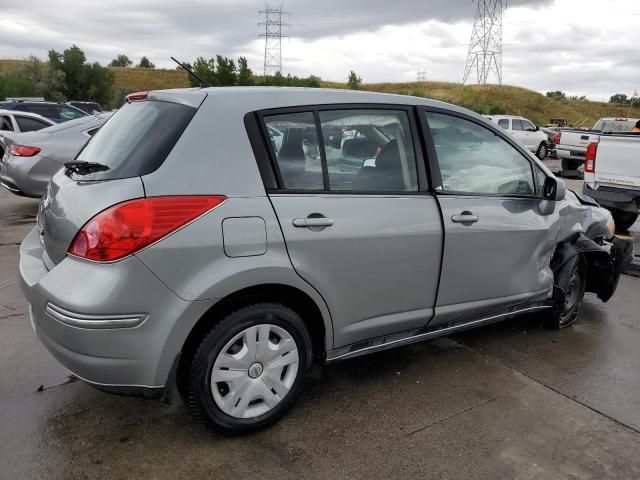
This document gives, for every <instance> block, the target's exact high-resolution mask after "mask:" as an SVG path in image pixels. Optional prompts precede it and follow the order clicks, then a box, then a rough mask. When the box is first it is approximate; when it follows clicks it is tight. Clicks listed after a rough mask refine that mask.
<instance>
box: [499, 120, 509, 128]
mask: <svg viewBox="0 0 640 480" xmlns="http://www.w3.org/2000/svg"><path fill="white" fill-rule="evenodd" d="M498 125H499V126H501V127H502V128H504V129H505V130H509V120H507V119H506V118H501V119H500V120H498Z"/></svg>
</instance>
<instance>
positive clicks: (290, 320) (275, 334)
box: [188, 303, 312, 434]
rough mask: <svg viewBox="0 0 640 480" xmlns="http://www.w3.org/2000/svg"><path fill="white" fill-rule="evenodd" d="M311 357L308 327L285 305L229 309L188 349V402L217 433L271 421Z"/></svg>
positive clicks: (289, 400) (296, 388) (291, 396)
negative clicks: (191, 353)
mask: <svg viewBox="0 0 640 480" xmlns="http://www.w3.org/2000/svg"><path fill="white" fill-rule="evenodd" d="M311 358H312V351H311V340H310V338H309V333H308V332H307V329H306V327H305V325H304V322H303V321H302V319H301V318H300V316H299V315H298V314H297V313H296V312H294V311H293V310H291V309H289V308H288V307H286V306H284V305H280V304H274V303H260V304H255V305H250V306H248V307H245V308H242V309H240V310H237V311H235V312H232V313H230V314H229V315H227V316H226V317H225V318H223V319H222V320H221V321H220V323H218V324H217V325H216V326H215V327H214V328H213V329H212V330H211V331H210V332H209V333H208V334H207V335H206V337H205V338H204V339H203V340H202V342H201V344H200V346H199V347H198V349H197V350H196V353H195V354H194V357H193V361H192V364H191V368H190V372H189V380H188V405H189V408H190V410H191V411H192V412H193V413H194V414H195V415H196V416H197V417H199V418H201V419H202V420H203V421H204V423H205V424H206V425H207V426H208V427H209V428H211V429H212V430H215V431H217V432H220V433H225V434H243V433H248V432H251V431H254V430H257V429H260V428H263V427H266V426H268V425H271V424H273V423H274V422H275V421H276V420H278V419H279V418H280V417H281V416H282V415H284V414H285V413H286V411H287V410H288V409H289V408H290V407H291V406H292V405H293V403H294V401H295V398H296V397H297V395H298V393H299V392H300V389H301V387H302V384H303V381H304V378H305V377H306V375H307V373H308V371H309V368H310V366H311Z"/></svg>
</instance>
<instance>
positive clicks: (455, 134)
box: [423, 109, 554, 325]
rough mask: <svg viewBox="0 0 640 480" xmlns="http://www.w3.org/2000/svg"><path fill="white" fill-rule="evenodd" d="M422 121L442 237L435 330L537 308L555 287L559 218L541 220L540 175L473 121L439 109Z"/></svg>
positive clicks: (493, 133) (509, 146)
mask: <svg viewBox="0 0 640 480" xmlns="http://www.w3.org/2000/svg"><path fill="white" fill-rule="evenodd" d="M423 121H424V128H425V135H426V137H427V138H431V139H432V142H433V143H432V145H433V148H434V152H433V154H432V155H430V161H431V168H435V171H434V175H433V176H434V178H436V179H437V182H438V183H440V185H436V189H435V191H436V193H437V199H438V202H439V203H440V207H441V209H442V216H443V222H444V230H445V248H444V254H443V263H442V276H441V279H440V288H439V292H438V298H437V303H436V311H435V318H434V320H433V322H432V325H437V324H444V323H448V322H451V321H457V320H459V319H461V318H470V317H474V316H477V315H480V316H482V315H488V314H490V313H491V312H499V311H502V310H504V309H505V308H507V307H508V308H513V307H516V308H538V305H539V303H540V302H541V301H543V300H544V299H545V298H547V296H548V295H549V294H550V291H551V287H552V280H553V275H552V273H551V270H550V269H549V260H550V252H552V248H553V243H554V239H552V238H551V235H549V226H550V224H551V222H552V221H553V219H554V217H553V216H552V215H544V214H543V213H541V210H540V202H541V198H540V196H539V194H538V191H539V186H538V185H536V183H537V182H536V177H535V176H534V173H533V172H534V170H533V169H534V168H537V167H534V165H533V164H532V160H531V159H530V158H528V156H527V155H526V153H525V152H523V151H521V150H520V149H519V148H517V147H516V146H515V145H513V144H512V143H511V142H509V141H508V140H507V139H506V137H503V134H502V133H499V129H496V128H494V127H490V126H488V125H485V124H484V122H481V121H478V120H477V119H475V118H471V117H467V116H464V115H459V114H452V113H450V112H447V111H443V110H437V109H434V110H431V111H427V112H426V115H425V117H423ZM434 159H437V162H435V165H434ZM438 177H439V178H438ZM434 181H435V180H434Z"/></svg>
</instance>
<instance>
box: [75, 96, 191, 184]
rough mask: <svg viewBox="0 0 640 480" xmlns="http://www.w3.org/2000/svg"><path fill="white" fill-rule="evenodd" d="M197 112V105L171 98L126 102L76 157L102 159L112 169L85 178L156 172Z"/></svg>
mask: <svg viewBox="0 0 640 480" xmlns="http://www.w3.org/2000/svg"><path fill="white" fill-rule="evenodd" d="M195 113H196V109H195V108H194V107H190V106H187V105H181V104H177V103H170V102H160V101H143V102H132V103H127V104H125V105H124V106H123V107H122V108H120V110H118V111H117V112H116V113H115V114H114V115H113V116H112V117H111V118H110V119H109V121H107V122H106V123H105V124H104V125H103V126H102V127H101V128H100V130H98V132H97V133H96V134H95V136H94V137H93V138H92V139H91V141H89V142H88V143H87V144H86V146H85V148H84V149H83V150H82V151H81V152H80V153H79V154H78V156H77V157H76V160H78V161H81V162H82V161H86V162H96V163H101V164H103V165H106V166H107V167H109V170H107V171H104V172H97V173H93V174H91V175H85V176H84V177H83V178H90V179H115V178H128V177H137V176H141V175H147V174H149V173H151V172H153V171H154V170H156V169H157V168H158V167H159V166H160V165H162V163H163V162H164V160H165V159H166V158H167V156H168V155H169V152H171V150H172V149H173V147H174V145H175V144H176V142H177V141H178V139H179V138H180V136H181V135H182V132H183V131H184V130H185V128H186V127H187V125H188V124H189V122H190V121H191V119H192V118H193V115H194V114H195Z"/></svg>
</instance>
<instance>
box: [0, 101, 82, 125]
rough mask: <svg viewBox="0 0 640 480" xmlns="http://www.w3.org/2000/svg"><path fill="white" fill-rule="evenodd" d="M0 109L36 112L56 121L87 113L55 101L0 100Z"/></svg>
mask: <svg viewBox="0 0 640 480" xmlns="http://www.w3.org/2000/svg"><path fill="white" fill-rule="evenodd" d="M0 109H4V110H16V111H19V112H31V113H37V114H38V115H42V116H43V117H45V118H48V119H50V120H53V121H54V122H56V123H62V122H67V121H69V120H74V119H76V118H79V117H84V116H86V115H87V113H86V112H84V111H82V110H80V109H79V108H76V107H72V106H71V105H65V104H63V103H55V102H30V101H23V100H19V101H6V102H0Z"/></svg>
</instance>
